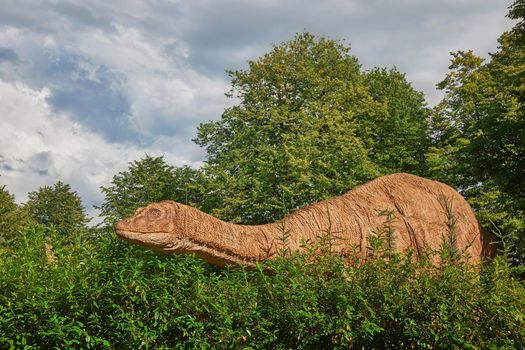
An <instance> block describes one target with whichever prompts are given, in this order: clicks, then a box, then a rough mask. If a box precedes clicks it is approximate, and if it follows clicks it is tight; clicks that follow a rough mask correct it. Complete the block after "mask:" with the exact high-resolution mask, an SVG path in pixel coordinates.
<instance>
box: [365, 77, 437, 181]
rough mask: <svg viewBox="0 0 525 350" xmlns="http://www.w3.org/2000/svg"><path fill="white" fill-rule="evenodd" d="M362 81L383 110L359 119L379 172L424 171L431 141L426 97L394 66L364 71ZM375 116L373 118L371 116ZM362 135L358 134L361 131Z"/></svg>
mask: <svg viewBox="0 0 525 350" xmlns="http://www.w3.org/2000/svg"><path fill="white" fill-rule="evenodd" d="M364 83H365V85H366V86H367V88H368V91H369V93H370V95H371V96H372V98H373V99H374V100H375V101H377V102H378V103H380V104H381V105H382V107H383V109H384V110H385V111H386V113H379V114H373V115H371V116H370V117H371V118H363V119H362V120H360V124H361V127H360V129H359V130H360V132H363V131H364V132H366V131H368V132H369V133H371V135H366V133H364V134H363V135H362V136H361V137H362V138H363V139H365V140H366V139H368V140H371V142H370V144H368V145H367V148H368V149H369V150H371V152H370V158H371V160H372V162H374V164H376V165H377V166H378V167H379V168H380V171H381V173H390V172H409V173H412V174H418V175H425V174H426V172H427V170H426V169H427V167H426V159H425V154H426V152H427V150H428V147H429V145H430V139H429V137H428V134H427V131H428V122H427V120H428V115H429V110H428V109H427V107H426V102H425V97H424V95H423V93H422V92H419V91H416V90H414V88H413V87H412V85H411V84H410V83H409V82H408V81H407V80H406V77H405V75H404V74H403V73H401V72H399V71H398V70H397V69H395V68H394V69H390V70H387V69H385V68H375V69H372V70H370V71H368V72H366V73H365V81H364ZM374 117H375V118H374ZM360 135H361V134H360Z"/></svg>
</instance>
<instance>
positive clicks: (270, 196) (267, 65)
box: [195, 33, 427, 223]
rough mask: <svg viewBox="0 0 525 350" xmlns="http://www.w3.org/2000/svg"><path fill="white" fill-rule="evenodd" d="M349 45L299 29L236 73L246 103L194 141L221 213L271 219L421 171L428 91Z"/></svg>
mask: <svg viewBox="0 0 525 350" xmlns="http://www.w3.org/2000/svg"><path fill="white" fill-rule="evenodd" d="M349 51H350V48H349V47H347V46H345V45H344V44H343V43H341V42H338V41H335V40H330V39H326V38H323V37H315V36H313V35H311V34H309V33H302V34H298V35H296V37H295V38H294V39H293V40H291V41H289V42H284V43H282V44H280V45H277V46H274V48H273V49H272V51H271V52H269V53H267V54H265V55H264V56H263V57H261V58H259V59H258V60H256V61H250V62H249V68H248V69H247V70H238V71H230V72H229V75H230V78H231V83H232V87H231V90H230V92H229V93H228V96H230V97H235V98H237V99H238V100H239V101H240V103H239V104H238V105H236V106H234V107H231V108H228V109H226V110H225V111H224V113H223V114H222V116H221V118H220V119H219V120H217V121H212V122H208V123H204V124H201V125H200V126H199V128H198V133H197V138H196V140H195V141H196V142H197V144H199V145H201V146H203V147H205V148H206V150H207V152H208V158H207V160H206V164H205V166H204V172H205V174H206V175H207V177H208V180H209V187H210V189H211V195H210V196H208V198H207V199H208V200H209V201H212V202H213V203H212V204H208V206H209V207H211V208H214V210H213V213H214V214H215V215H217V216H219V217H221V218H223V219H228V220H233V221H236V222H244V223H263V222H268V221H272V220H275V219H277V218H280V217H282V216H283V215H284V214H285V213H286V212H287V211H290V210H294V209H296V208H298V207H302V206H304V205H306V204H309V203H311V202H314V201H318V200H320V199H323V198H326V197H329V196H333V195H338V194H341V193H343V192H345V191H347V190H349V189H351V188H353V187H355V186H356V185H357V184H360V183H363V182H365V181H367V180H369V179H371V178H373V177H376V176H378V175H380V174H384V173H388V172H395V171H400V170H411V171H412V172H416V173H417V172H418V171H419V170H420V168H421V161H422V157H421V154H424V147H425V145H426V142H427V138H426V134H425V129H426V120H425V115H426V109H425V107H424V99H423V98H422V95H421V94H420V93H417V92H415V91H414V90H413V89H412V88H411V86H410V84H409V83H407V82H406V80H405V78H404V76H403V75H402V74H400V73H399V72H397V71H396V70H390V71H386V70H373V71H371V72H368V73H364V72H362V71H361V67H360V65H359V62H358V60H357V58H355V57H354V56H351V55H350V54H349ZM407 124H410V127H407ZM405 136H406V137H405ZM400 137H403V140H404V141H403V142H399V141H396V140H397V139H398V138H400ZM389 144H391V145H394V144H395V147H392V148H389V147H388V145H389ZM421 151H423V153H420V152H421Z"/></svg>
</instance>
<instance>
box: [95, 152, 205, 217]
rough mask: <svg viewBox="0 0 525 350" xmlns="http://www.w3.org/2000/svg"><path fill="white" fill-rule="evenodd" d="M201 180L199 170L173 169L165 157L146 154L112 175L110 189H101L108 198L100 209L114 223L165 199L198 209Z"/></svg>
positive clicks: (184, 167)
mask: <svg viewBox="0 0 525 350" xmlns="http://www.w3.org/2000/svg"><path fill="white" fill-rule="evenodd" d="M201 177H202V175H201V173H200V171H198V170H195V169H192V168H190V167H188V166H183V167H173V166H171V165H168V164H167V163H166V162H165V160H164V158H163V157H151V156H148V155H146V156H145V157H144V158H142V159H140V160H136V161H133V162H131V163H129V167H128V169H127V170H126V171H122V172H119V173H118V174H117V175H115V176H113V180H112V181H111V185H110V186H108V187H102V192H103V193H104V195H105V198H104V202H103V203H102V205H101V206H100V207H97V208H98V209H99V210H100V213H101V215H102V216H103V217H104V221H105V222H106V223H107V224H113V223H114V222H115V221H116V220H120V219H122V218H125V217H128V216H130V215H131V214H132V213H133V212H134V211H135V210H136V209H137V208H140V207H143V206H145V205H148V204H150V203H153V202H158V201H161V200H166V199H170V200H174V201H177V202H181V203H185V204H191V205H194V206H197V207H199V204H200V194H199V193H200V192H199V191H200V190H199V187H198V184H199V183H200V182H201Z"/></svg>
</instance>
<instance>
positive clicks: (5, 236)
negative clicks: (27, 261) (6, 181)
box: [0, 186, 30, 247]
mask: <svg viewBox="0 0 525 350" xmlns="http://www.w3.org/2000/svg"><path fill="white" fill-rule="evenodd" d="M29 222H30V219H29V216H28V215H27V211H26V210H24V208H22V207H20V206H19V205H17V204H16V203H15V198H14V196H13V195H12V194H10V193H9V192H8V191H7V190H6V188H5V186H1V187H0V247H2V246H10V245H11V244H12V243H13V242H14V241H15V240H16V239H17V237H18V236H19V231H20V230H21V229H22V228H23V227H24V226H25V225H27V224H28V223H29Z"/></svg>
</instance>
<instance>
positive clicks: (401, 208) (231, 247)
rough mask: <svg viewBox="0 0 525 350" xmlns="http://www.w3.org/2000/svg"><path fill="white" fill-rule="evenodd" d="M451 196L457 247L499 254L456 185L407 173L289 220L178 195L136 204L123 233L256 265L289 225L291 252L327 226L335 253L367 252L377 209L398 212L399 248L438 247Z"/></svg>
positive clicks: (153, 244) (377, 224) (219, 260)
mask: <svg viewBox="0 0 525 350" xmlns="http://www.w3.org/2000/svg"><path fill="white" fill-rule="evenodd" d="M445 202H447V203H449V204H450V205H451V206H452V211H453V214H454V216H455V218H456V225H455V234H456V237H457V239H456V242H455V247H456V248H457V249H458V250H465V251H466V252H467V253H468V255H470V260H471V261H472V262H478V261H480V260H481V259H482V258H483V257H490V256H493V255H494V248H493V246H492V245H491V242H492V239H491V237H490V236H489V235H488V234H487V233H486V232H485V231H483V230H482V229H481V227H480V226H479V224H478V222H477V220H476V218H475V216H474V213H473V211H472V209H471V208H470V206H469V204H468V203H467V202H466V201H465V199H464V198H463V197H462V196H461V195H460V194H459V193H458V192H457V191H455V190H454V189H452V188H451V187H449V186H447V185H445V184H442V183H440V182H437V181H432V180H428V179H424V178H421V177H417V176H414V175H409V174H403V173H400V174H392V175H387V176H383V177H380V178H377V179H375V180H373V181H370V182H368V183H366V184H364V185H362V186H359V187H357V188H355V189H354V190H352V191H350V192H347V193H346V194H344V195H342V196H339V197H334V198H331V199H328V200H325V201H322V202H319V203H316V204H312V205H310V206H307V207H305V208H302V209H299V210H297V211H296V212H295V213H293V214H290V215H288V216H287V217H285V218H284V219H283V220H281V221H278V222H276V223H272V224H266V225H236V224H232V223H228V222H224V221H221V220H219V219H216V218H214V217H213V216H211V215H208V214H206V213H204V212H201V211H200V210H197V209H195V208H192V207H189V206H186V205H184V204H180V203H176V202H173V201H162V202H159V203H154V204H151V205H149V206H147V207H144V208H140V209H138V210H137V211H136V212H135V214H134V215H133V216H132V217H131V218H129V219H127V220H122V221H120V222H119V223H118V224H117V226H116V232H117V235H119V236H120V237H122V238H124V239H126V240H128V241H130V242H132V243H135V244H139V245H142V246H145V247H148V248H152V249H154V250H157V251H161V252H165V253H183V254H188V253H194V254H196V255H197V256H198V257H200V258H202V259H204V260H206V261H207V262H209V263H212V264H215V265H219V266H225V265H233V264H243V265H247V266H253V265H254V264H255V262H256V261H260V260H264V259H268V258H270V259H271V258H273V257H275V256H276V254H277V251H278V249H279V248H282V241H281V240H280V238H282V236H283V231H288V232H289V239H288V240H287V242H286V245H287V248H289V249H290V251H291V252H294V251H302V250H303V249H304V244H305V243H306V244H309V242H313V241H316V240H317V239H318V237H319V236H320V235H322V234H323V233H326V232H332V233H335V235H336V236H337V237H338V239H337V244H336V245H335V247H334V251H335V252H336V253H340V254H343V255H345V254H358V255H359V256H361V257H363V258H366V255H367V253H368V240H367V238H368V237H369V236H370V235H373V234H374V232H377V230H378V229H380V228H381V227H383V225H384V223H385V218H384V217H383V216H380V215H378V211H390V212H392V213H393V214H394V215H395V220H394V221H393V223H392V228H393V229H394V230H395V245H394V248H395V249H396V250H397V251H401V252H403V251H406V250H408V249H413V250H414V251H415V253H416V255H420V254H423V253H424V250H425V249H426V248H431V249H438V248H439V246H440V245H441V244H442V243H443V236H444V235H446V230H447V228H446V226H447V221H448V219H447V215H446V209H445Z"/></svg>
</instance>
